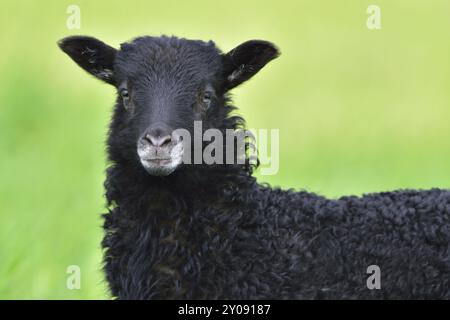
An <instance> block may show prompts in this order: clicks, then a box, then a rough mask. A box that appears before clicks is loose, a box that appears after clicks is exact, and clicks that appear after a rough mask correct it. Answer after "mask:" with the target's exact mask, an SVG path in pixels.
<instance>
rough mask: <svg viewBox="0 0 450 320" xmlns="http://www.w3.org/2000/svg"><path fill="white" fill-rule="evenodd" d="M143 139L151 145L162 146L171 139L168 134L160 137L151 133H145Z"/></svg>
mask: <svg viewBox="0 0 450 320" xmlns="http://www.w3.org/2000/svg"><path fill="white" fill-rule="evenodd" d="M144 139H145V140H147V141H148V142H149V143H150V144H151V145H153V146H155V147H162V146H164V145H165V144H168V143H169V142H170V141H171V137H170V135H167V136H163V137H160V136H157V137H156V136H154V135H151V134H146V135H145V138H144Z"/></svg>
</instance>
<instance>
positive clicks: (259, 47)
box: [224, 40, 280, 90]
mask: <svg viewBox="0 0 450 320" xmlns="http://www.w3.org/2000/svg"><path fill="white" fill-rule="evenodd" d="M279 55H280V52H279V50H278V49H277V47H276V46H275V45H274V44H273V43H270V42H268V41H263V40H250V41H247V42H244V43H242V44H241V45H239V46H237V47H236V48H234V49H233V50H231V51H230V52H228V53H227V54H225V55H224V60H225V61H224V64H225V68H224V70H225V78H226V79H225V87H226V89H227V90H229V89H232V88H234V87H236V86H238V85H240V84H241V83H242V82H244V81H247V80H248V79H250V78H251V77H253V76H254V75H255V74H256V73H257V72H258V71H259V70H261V69H262V68H263V67H264V66H265V65H266V64H267V63H268V62H269V61H271V60H273V59H275V58H277V57H278V56H279Z"/></svg>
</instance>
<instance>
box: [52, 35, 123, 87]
mask: <svg viewBox="0 0 450 320" xmlns="http://www.w3.org/2000/svg"><path fill="white" fill-rule="evenodd" d="M58 45H59V47H60V48H61V50H62V51H64V52H65V53H67V55H69V57H70V58H72V60H73V61H75V62H76V63H77V64H78V65H79V66H80V67H81V68H83V69H84V70H86V71H87V72H89V73H90V74H92V75H94V76H95V77H97V78H98V79H100V80H103V81H105V82H107V83H110V84H113V85H114V84H115V77H114V71H113V70H114V68H113V66H114V59H115V57H116V53H117V50H116V49H114V48H113V47H110V46H108V45H107V44H105V43H103V42H102V41H100V40H98V39H95V38H92V37H85V36H72V37H67V38H64V39H62V40H60V41H59V42H58Z"/></svg>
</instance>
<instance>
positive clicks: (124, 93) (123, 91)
mask: <svg viewBox="0 0 450 320" xmlns="http://www.w3.org/2000/svg"><path fill="white" fill-rule="evenodd" d="M120 96H121V97H122V98H123V99H128V98H129V97H130V95H129V94H128V90H127V89H122V90H120Z"/></svg>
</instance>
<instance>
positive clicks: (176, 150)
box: [137, 143, 183, 176]
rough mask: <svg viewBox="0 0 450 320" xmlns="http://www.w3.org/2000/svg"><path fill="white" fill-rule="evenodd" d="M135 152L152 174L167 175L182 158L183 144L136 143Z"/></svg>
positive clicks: (175, 167) (176, 166)
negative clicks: (165, 145)
mask: <svg viewBox="0 0 450 320" xmlns="http://www.w3.org/2000/svg"><path fill="white" fill-rule="evenodd" d="M137 153H138V156H139V160H140V163H141V165H142V166H143V167H144V169H145V170H146V171H147V173H149V174H150V175H153V176H167V175H169V174H171V173H172V172H174V171H175V170H176V169H177V168H178V166H179V165H180V164H181V163H182V160H183V145H182V143H177V144H175V145H172V146H168V147H164V148H161V147H151V146H148V145H138V148H137Z"/></svg>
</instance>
